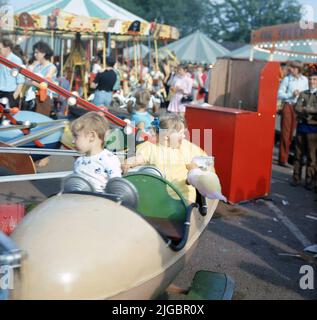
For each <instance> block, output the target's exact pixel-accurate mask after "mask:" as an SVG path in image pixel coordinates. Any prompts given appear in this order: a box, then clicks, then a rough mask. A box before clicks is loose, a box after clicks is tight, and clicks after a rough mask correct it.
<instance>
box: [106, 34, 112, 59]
mask: <svg viewBox="0 0 317 320" xmlns="http://www.w3.org/2000/svg"><path fill="white" fill-rule="evenodd" d="M110 55H111V33H110V32H108V48H107V57H108V58H109V57H110Z"/></svg>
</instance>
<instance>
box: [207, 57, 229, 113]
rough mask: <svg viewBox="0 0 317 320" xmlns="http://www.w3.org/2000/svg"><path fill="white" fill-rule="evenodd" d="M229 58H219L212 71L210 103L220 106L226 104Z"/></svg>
mask: <svg viewBox="0 0 317 320" xmlns="http://www.w3.org/2000/svg"><path fill="white" fill-rule="evenodd" d="M228 66H229V60H227V59H219V60H217V62H216V64H215V65H214V67H213V69H212V71H211V81H210V85H209V98H208V103H209V104H211V105H215V106H218V107H224V106H225V93H226V92H227V89H226V86H227V74H228Z"/></svg>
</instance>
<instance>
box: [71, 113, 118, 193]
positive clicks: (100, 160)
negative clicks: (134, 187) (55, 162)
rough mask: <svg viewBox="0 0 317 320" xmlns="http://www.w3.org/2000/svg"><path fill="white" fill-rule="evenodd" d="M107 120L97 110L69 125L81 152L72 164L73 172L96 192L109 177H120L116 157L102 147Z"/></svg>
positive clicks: (102, 189)
mask: <svg viewBox="0 0 317 320" xmlns="http://www.w3.org/2000/svg"><path fill="white" fill-rule="evenodd" d="M108 129H109V124H108V121H107V120H106V119H105V118H104V117H103V116H101V115H99V114H98V113H97V112H88V113H86V114H84V115H83V116H81V117H80V118H78V119H76V120H75V121H74V122H73V123H72V126H71V130H72V133H73V137H74V143H75V147H76V149H77V150H78V151H79V152H80V153H82V154H83V156H81V157H79V158H78V159H77V160H76V161H75V164H74V173H78V174H80V175H83V176H84V177H85V178H86V179H87V181H88V182H90V183H91V184H92V185H93V186H94V188H95V190H96V191H97V192H103V191H104V189H105V186H106V184H107V182H108V180H109V179H110V178H114V177H121V164H120V161H119V159H118V157H117V156H116V155H114V154H112V153H111V152H110V151H108V150H106V149H104V141H105V136H106V132H107V130H108Z"/></svg>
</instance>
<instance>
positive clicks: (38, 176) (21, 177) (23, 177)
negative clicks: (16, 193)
mask: <svg viewBox="0 0 317 320" xmlns="http://www.w3.org/2000/svg"><path fill="white" fill-rule="evenodd" d="M72 173H73V171H60V172H45V173H35V174H18V175H15V176H12V175H11V176H2V177H0V183H1V182H19V181H32V180H45V179H59V178H65V177H67V176H69V175H70V174H72Z"/></svg>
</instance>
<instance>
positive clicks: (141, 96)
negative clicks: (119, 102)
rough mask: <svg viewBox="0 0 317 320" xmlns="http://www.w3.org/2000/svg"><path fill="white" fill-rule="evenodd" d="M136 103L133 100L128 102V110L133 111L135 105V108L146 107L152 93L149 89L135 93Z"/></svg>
mask: <svg viewBox="0 0 317 320" xmlns="http://www.w3.org/2000/svg"><path fill="white" fill-rule="evenodd" d="M134 97H135V105H134V103H133V102H132V101H129V103H128V111H129V112H130V113H131V112H132V111H133V107H134V108H135V110H137V111H138V110H140V109H146V108H147V106H148V104H149V102H150V100H151V93H150V92H149V91H147V90H139V91H137V92H136V93H135V95H134Z"/></svg>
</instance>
